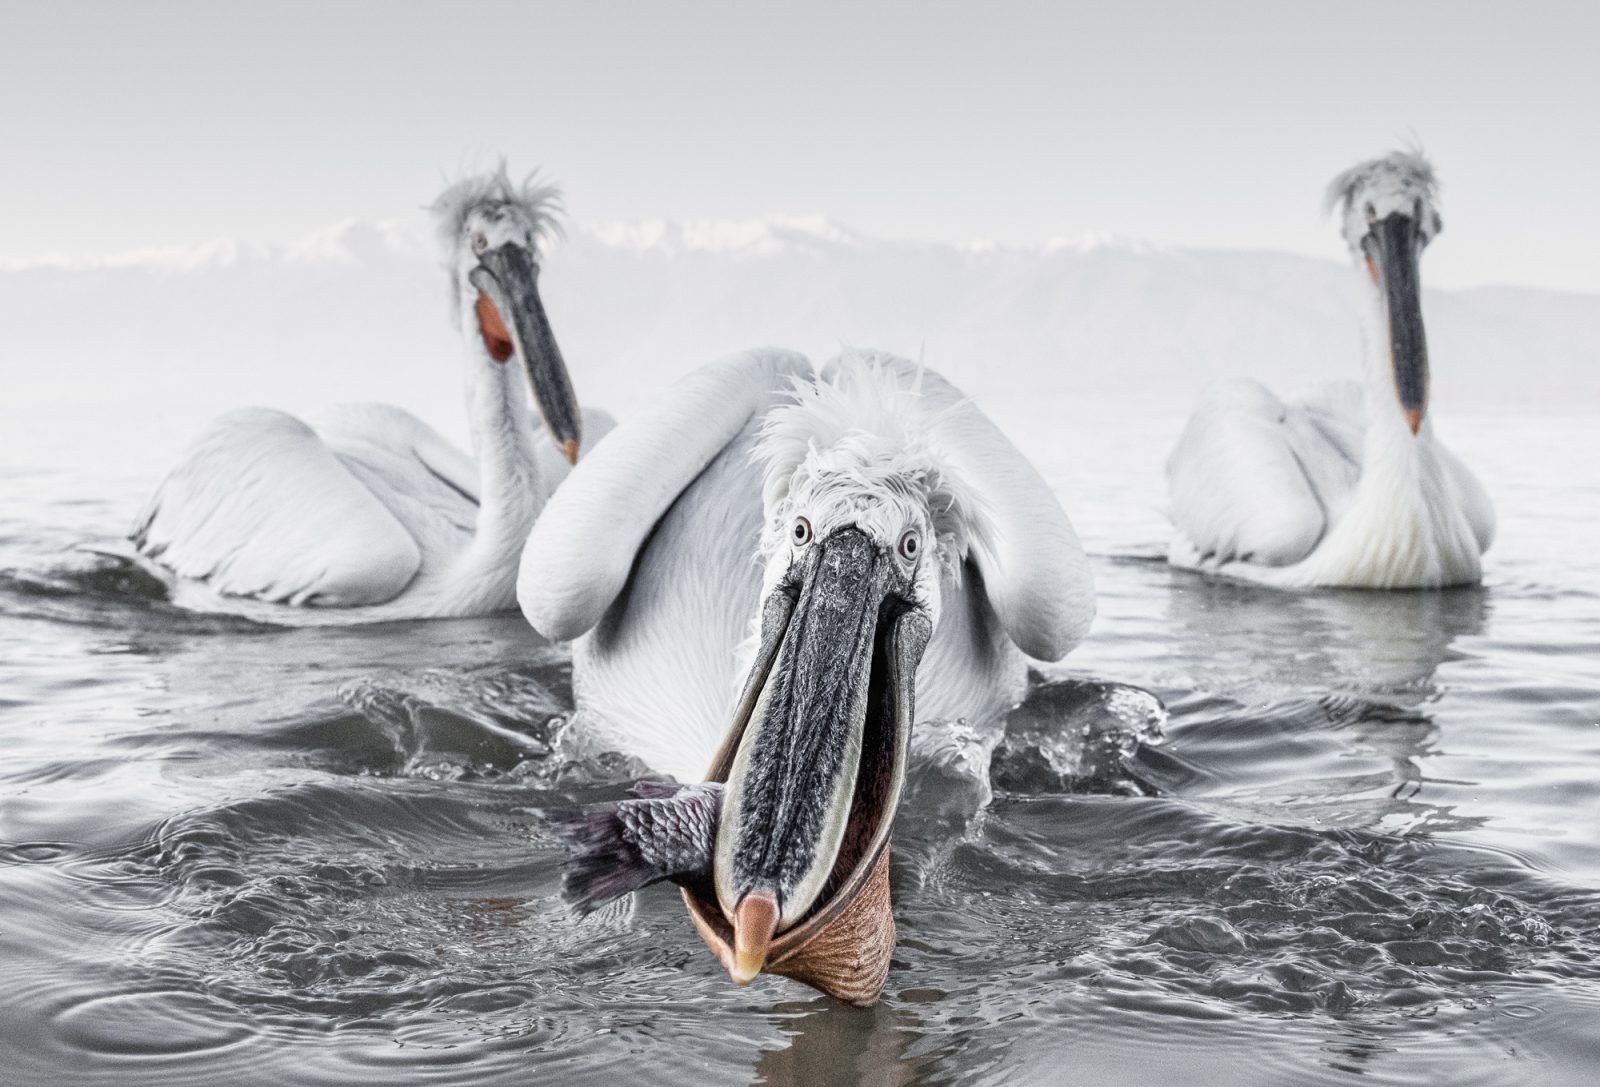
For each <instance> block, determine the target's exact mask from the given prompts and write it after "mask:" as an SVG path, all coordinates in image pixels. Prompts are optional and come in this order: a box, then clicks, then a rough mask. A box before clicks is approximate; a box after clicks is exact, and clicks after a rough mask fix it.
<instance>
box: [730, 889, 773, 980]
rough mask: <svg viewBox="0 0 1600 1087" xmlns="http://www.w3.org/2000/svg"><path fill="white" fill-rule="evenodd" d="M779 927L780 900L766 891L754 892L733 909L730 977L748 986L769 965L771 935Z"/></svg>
mask: <svg viewBox="0 0 1600 1087" xmlns="http://www.w3.org/2000/svg"><path fill="white" fill-rule="evenodd" d="M777 930H778V902H777V899H775V898H773V897H772V895H770V894H768V893H766V892H765V891H753V892H751V893H750V894H748V895H745V897H744V898H743V899H741V900H740V902H739V905H738V906H736V907H734V910H733V963H732V965H730V966H729V967H728V976H729V977H731V978H733V980H734V983H735V984H736V985H749V984H750V982H752V981H754V980H755V976H756V975H757V974H759V973H761V968H762V967H763V966H765V965H766V964H767V953H768V952H769V951H770V950H771V949H772V935H773V933H775V932H777Z"/></svg>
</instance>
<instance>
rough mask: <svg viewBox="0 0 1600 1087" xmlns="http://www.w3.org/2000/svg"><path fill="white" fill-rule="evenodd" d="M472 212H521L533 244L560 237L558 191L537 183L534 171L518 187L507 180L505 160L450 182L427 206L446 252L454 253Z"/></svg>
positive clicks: (556, 188)
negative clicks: (532, 237)
mask: <svg viewBox="0 0 1600 1087" xmlns="http://www.w3.org/2000/svg"><path fill="white" fill-rule="evenodd" d="M474 208H484V209H489V210H496V211H498V210H504V209H516V210H518V211H520V212H522V214H523V215H525V216H526V217H527V218H528V220H529V225H530V226H531V227H532V228H533V234H534V239H535V240H536V241H547V240H549V239H551V238H559V237H561V223H560V215H561V213H562V211H563V208H562V205H561V189H560V187H559V186H557V185H555V184H553V183H551V182H548V181H541V180H540V178H539V171H538V170H535V171H533V172H532V173H531V174H529V175H528V176H527V177H526V178H525V179H523V181H522V184H520V185H518V184H517V183H516V182H514V181H512V180H511V175H510V174H509V173H508V172H507V169H506V160H505V159H503V158H502V159H501V160H500V165H499V166H498V167H496V168H495V169H493V170H490V171H489V172H488V173H484V174H477V175H474V176H472V177H464V178H462V179H461V180H459V181H456V182H454V183H453V184H451V185H450V187H449V188H447V189H445V191H444V192H442V193H440V194H439V196H438V199H436V200H434V202H433V203H432V204H431V205H429V207H428V210H429V211H430V212H432V213H433V216H434V224H435V226H436V227H437V229H438V232H439V242H440V244H441V245H442V246H443V247H444V249H445V251H446V252H452V251H454V249H455V247H456V246H457V245H458V244H459V243H460V241H461V232H462V231H463V230H464V229H466V225H467V216H468V215H469V214H471V212H472V211H473V209H474Z"/></svg>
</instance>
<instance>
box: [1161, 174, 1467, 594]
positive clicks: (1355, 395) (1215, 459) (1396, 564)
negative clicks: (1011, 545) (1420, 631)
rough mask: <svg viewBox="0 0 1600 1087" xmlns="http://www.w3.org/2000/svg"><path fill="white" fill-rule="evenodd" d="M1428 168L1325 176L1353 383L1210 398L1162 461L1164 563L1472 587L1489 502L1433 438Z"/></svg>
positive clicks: (1388, 585) (1309, 582)
mask: <svg viewBox="0 0 1600 1087" xmlns="http://www.w3.org/2000/svg"><path fill="white" fill-rule="evenodd" d="M1436 204H1437V184H1436V182H1435V180H1434V173H1433V167H1432V166H1431V165H1430V164H1429V163H1428V162H1427V160H1426V159H1424V158H1423V157H1422V156H1421V155H1420V154H1418V153H1416V152H1411V151H1397V152H1394V153H1392V154H1389V155H1385V156H1383V157H1382V158H1376V159H1372V160H1370V161H1368V162H1362V163H1358V164H1357V165H1355V166H1353V167H1351V168H1350V169H1349V170H1346V171H1345V172H1344V173H1342V174H1340V175H1339V176H1338V177H1337V178H1335V179H1334V181H1333V184H1332V185H1331V186H1330V187H1329V189H1328V205H1329V208H1330V209H1331V210H1334V211H1336V212H1337V213H1338V214H1339V217H1340V225H1341V227H1342V232H1343V234H1344V239H1345V243H1346V245H1348V247H1349V249H1350V253H1351V256H1352V257H1353V263H1354V269H1355V277H1356V286H1357V290H1358V291H1359V295H1360V298H1361V303H1362V315H1363V331H1364V333H1365V335H1364V340H1365V346H1366V366H1365V374H1364V380H1363V381H1361V382H1359V383H1358V382H1355V381H1332V382H1325V383H1323V384H1320V385H1317V386H1314V387H1313V388H1311V389H1309V390H1307V391H1306V392H1304V393H1302V394H1301V395H1300V396H1298V397H1296V398H1294V399H1292V400H1289V401H1288V402H1284V401H1282V400H1279V399H1278V398H1277V397H1276V396H1274V395H1273V394H1272V392H1271V391H1269V390H1268V389H1267V388H1266V387H1265V386H1264V385H1262V384H1261V383H1259V382H1257V381H1253V380H1249V379H1237V380H1233V381H1226V382H1220V383H1218V384H1216V385H1213V386H1212V387H1211V388H1209V389H1208V390H1207V391H1206V393H1205V394H1204V397H1203V399H1202V401H1201V403H1200V406H1199V408H1198V409H1197V410H1196V411H1195V413H1194V415H1193V416H1192V417H1191V418H1190V419H1189V422H1188V425H1187V426H1186V427H1185V428H1184V431H1183V435H1182V436H1181V437H1180V438H1179V439H1178V444H1177V446H1176V448H1174V449H1173V451H1172V456H1171V457H1170V458H1169V459H1168V461H1167V481H1168V488H1169V494H1170V496H1171V510H1170V512H1171V516H1172V522H1173V537H1172V546H1171V550H1170V553H1169V558H1170V561H1171V562H1172V564H1173V565H1174V566H1182V567H1187V568H1191V569H1199V570H1206V571H1212V572H1216V573H1220V574H1223V575H1225V576H1228V577H1237V578H1243V579H1248V580H1251V581H1258V582H1263V583H1266V584H1268V585H1279V586H1284V587H1292V588H1304V587H1311V586H1343V587H1348V588H1370V589H1425V588H1439V587H1442V586H1447V585H1468V584H1475V583H1476V582H1477V581H1478V580H1479V579H1480V577H1481V576H1482V567H1481V562H1480V557H1481V556H1482V554H1483V552H1484V551H1485V550H1487V549H1488V547H1489V544H1490V543H1491V541H1492V540H1493V539H1494V506H1493V504H1492V503H1491V502H1490V501H1489V496H1488V494H1487V493H1486V492H1485V491H1484V489H1483V486H1482V485H1481V484H1480V483H1479V482H1478V480H1477V477H1476V476H1474V475H1473V474H1472V471H1471V470H1470V469H1469V468H1467V466H1466V465H1465V464H1463V463H1462V462H1461V461H1460V460H1459V459H1458V458H1457V457H1456V456H1455V455H1454V454H1453V453H1451V452H1450V450H1448V449H1447V448H1445V446H1444V444H1443V443H1442V442H1440V441H1439V439H1438V438H1437V437H1436V436H1435V435H1434V431H1433V416H1432V414H1431V413H1430V411H1429V406H1430V405H1429V399H1430V387H1431V375H1430V368H1429V359H1428V345H1427V337H1426V335H1425V332H1424V329H1423V323H1422V285H1421V278H1420V273H1419V267H1420V263H1421V259H1422V253H1423V250H1424V249H1425V248H1427V246H1428V243H1429V242H1431V241H1432V240H1433V239H1434V237H1435V236H1436V235H1437V234H1438V233H1439V231H1440V229H1441V226H1442V224H1441V221H1440V218H1439V212H1438V210H1437V207H1436Z"/></svg>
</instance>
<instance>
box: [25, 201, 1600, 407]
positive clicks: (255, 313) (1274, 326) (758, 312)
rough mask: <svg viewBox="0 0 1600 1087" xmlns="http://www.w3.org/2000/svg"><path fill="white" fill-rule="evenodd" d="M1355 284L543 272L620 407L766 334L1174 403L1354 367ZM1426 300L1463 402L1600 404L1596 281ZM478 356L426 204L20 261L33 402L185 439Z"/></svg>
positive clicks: (805, 264) (1185, 264)
mask: <svg viewBox="0 0 1600 1087" xmlns="http://www.w3.org/2000/svg"><path fill="white" fill-rule="evenodd" d="M1424 274H1426V265H1424ZM1353 281H1354V277H1353V275H1352V273H1351V272H1350V271H1349V269H1348V268H1347V267H1345V266H1344V265H1342V264H1340V263H1338V262H1335V261H1331V260H1317V259H1312V258H1307V257H1299V256H1292V255H1287V254H1280V253H1265V252H1258V253H1245V252H1198V251H1184V250H1172V249H1164V248H1161V247H1159V246H1155V245H1151V244H1148V243H1140V242H1135V241H1129V240H1126V239H1117V238H1112V237H1105V236H1093V237H1089V238H1083V239H1058V240H1053V241H1049V242H1046V243H1042V244H1040V245H1038V246H1033V247H1011V246H1001V245H992V244H984V243H975V244H968V245H940V244H930V243H923V242H902V241H884V240H880V239H874V238H870V237H867V236H864V235H862V234H860V233H858V232H856V231H853V230H851V229H849V228H847V227H844V226H841V225H839V224H837V223H835V222H832V221H831V220H828V219H825V218H822V217H798V218H772V219H761V220H749V221H742V222H669V221H665V220H655V221H645V222H636V223H607V224H592V225H580V226H576V227H572V228H569V231H568V236H567V237H566V238H565V239H563V240H560V241H558V242H557V243H555V245H554V246H553V248H552V251H551V252H550V253H549V255H548V256H547V258H546V260H545V271H544V274H543V277H542V285H543V289H544V295H545V301H546V305H547V308H548V310H549V313H550V315H551V320H552V322H553V324H554V327H555V330H556V333H557V336H558V338H559V340H560V342H561V345H562V349H563V352H564V353H565V355H566V357H567V360H568V364H569V366H570V368H571V371H572V374H573V380H574V383H575V385H576V386H577V389H578V392H579V395H580V397H581V398H582V399H583V400H585V401H587V402H591V403H600V404H605V405H607V406H611V407H613V408H614V409H615V410H618V411H623V412H625V411H627V410H629V409H630V408H631V407H634V406H637V405H638V404H640V403H643V402H646V401H647V400H648V399H649V397H650V396H652V395H653V394H654V393H655V392H657V391H658V390H660V389H661V388H662V387H663V386H664V385H665V384H666V383H667V382H668V381H670V380H671V379H672V378H673V377H675V376H676V375H678V374H680V373H682V372H684V371H686V370H688V369H690V368H691V367H693V366H695V365H697V364H698V363H700V362H702V361H705V360H708V359H710V358H713V357H715V356H717V355H719V354H722V353H725V352H727V351H731V350H735V349H738V348H741V347H747V346H752V345H758V344H776V345H782V346H788V347H795V348H798V349H800V350H802V351H806V352H807V353H810V354H812V355H813V357H825V356H827V355H829V354H831V353H832V352H833V351H835V350H837V349H838V347H839V346H840V345H845V344H849V345H858V346H874V347H883V348H888V349H891V350H894V351H898V352H901V353H903V354H907V355H910V356H913V357H917V356H920V357H923V358H925V359H926V360H927V361H928V362H929V363H931V364H933V365H935V366H937V367H938V368H939V369H941V370H942V371H944V372H945V373H947V374H949V375H950V376H951V377H952V378H954V379H955V380H956V381H958V382H959V383H961V384H963V385H964V386H965V387H967V388H968V389H970V390H972V391H973V392H974V393H976V394H978V395H980V396H984V395H993V396H997V397H1009V396H1015V395H1022V394H1027V395H1030V396H1034V395H1037V396H1049V397H1056V398H1061V399H1063V401H1066V400H1074V401H1076V400H1086V399H1105V398H1107V397H1113V398H1117V399H1119V400H1120V401H1121V402H1123V403H1126V404H1128V405H1130V406H1140V405H1144V406H1149V405H1161V406H1163V407H1167V408H1171V407H1176V406H1179V405H1182V404H1184V403H1186V402H1187V401H1188V400H1189V399H1191V398H1192V397H1193V396H1194V394H1195V392H1196V391H1197V390H1198V388H1199V387H1200V385H1201V384H1202V383H1204V382H1205V381H1206V380H1208V379H1210V378H1214V377H1218V376H1223V375H1230V374H1251V375H1255V376H1258V377H1260V378H1262V379H1263V380H1266V381H1268V382H1269V383H1270V384H1272V385H1273V386H1274V387H1276V388H1278V389H1279V390H1281V391H1292V389H1293V388H1294V387H1295V386H1296V385H1298V384H1301V383H1303V382H1306V381H1310V380H1315V379H1317V378H1320V377H1324V376H1354V374H1355V372H1356V368H1357V364H1358V350H1359V346H1358V331H1357V324H1356V317H1355V294H1354V290H1353V286H1352V284H1353ZM1425 310H1426V316H1427V319H1428V336H1429V344H1430V355H1431V356H1432V359H1433V374H1434V393H1435V400H1436V402H1437V403H1438V404H1439V405H1440V406H1448V405H1450V404H1452V403H1454V404H1474V403H1488V402H1505V401H1516V402H1530V403H1539V402H1554V403H1560V404H1571V403H1572V402H1574V401H1577V400H1595V399H1600V367H1597V366H1596V365H1594V363H1595V362H1596V360H1600V296H1588V295H1577V294H1562V293H1557V292H1548V291H1536V290H1524V289H1513V288H1482V289H1475V290H1466V291H1430V292H1428V294H1427V297H1426V302H1425ZM459 354H460V349H459V345H458V341H457V338H456V335H455V332H454V330H453V328H452V327H451V324H450V320H449V307H448V299H447V294H446V290H445V282H444V276H443V273H442V272H441V271H440V269H439V268H438V266H437V261H436V258H435V254H434V250H433V241H432V238H431V237H430V234H429V231H428V228H427V226H426V224H425V223H423V222H421V221H420V217H419V219H418V220H417V221H410V222H403V223H393V222H391V223H379V224H363V223H345V224H341V225H339V226H336V227H333V228H330V229H328V230H325V231H322V232H319V233H318V234H316V235H313V236H312V237H310V238H307V239H305V240H304V241H302V242H299V243H296V244H294V245H287V246H267V245H249V244H241V243H235V242H215V243H211V244H209V245H206V246H201V247H197V248H194V249H188V250H161V251H153V252H143V253H134V254H126V255H122V256H116V257H108V258H104V259H98V260H62V259H50V258H45V259H41V260H33V261H22V262H19V261H12V262H10V263H5V264H0V365H3V367H4V375H5V393H4V398H5V400H6V401H7V402H8V406H9V407H11V408H15V409H17V410H20V411H32V410H34V409H38V410H40V411H43V412H46V413H48V411H49V410H51V409H55V408H63V407H67V406H69V405H70V406H74V408H75V410H77V411H79V412H80V413H89V414H96V412H98V415H97V417H101V418H105V419H109V420H113V421H114V420H115V419H116V418H117V417H130V416H131V417H133V418H134V419H136V420H137V423H138V426H139V427H140V428H142V429H145V430H148V429H152V428H153V429H155V430H157V431H158V432H159V433H161V434H162V435H163V436H164V437H165V436H166V435H167V434H168V433H175V434H178V435H187V434H188V433H191V432H192V431H193V430H194V429H195V428H196V427H197V426H199V425H200V423H201V422H202V421H203V417H204V415H205V414H206V413H209V412H211V411H215V410H219V409H221V408H223V407H227V406H230V405H234V404H240V403H266V404H277V405H282V406H285V407H289V408H292V409H304V408H307V407H311V406H314V405H317V404H321V403H326V402H328V401H332V400H341V399H368V398H378V399H384V400H388V401H392V402H395V403H399V404H402V405H404V406H407V407H410V408H412V409H413V410H416V411H418V412H420V413H421V414H423V415H424V416H425V417H427V418H429V419H430V420H432V421H435V422H436V423H437V424H438V425H440V426H441V427H443V428H444V429H446V430H447V431H448V432H455V431H456V430H457V428H458V426H459V423H458V420H457V419H456V416H457V415H458V414H459V412H458V411H457V400H456V398H457V396H458V395H459V393H458V387H459V381H458V373H457V367H458V365H459ZM10 414H11V413H10V412H8V413H7V415H8V416H9V415H10ZM107 425H111V423H107Z"/></svg>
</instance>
